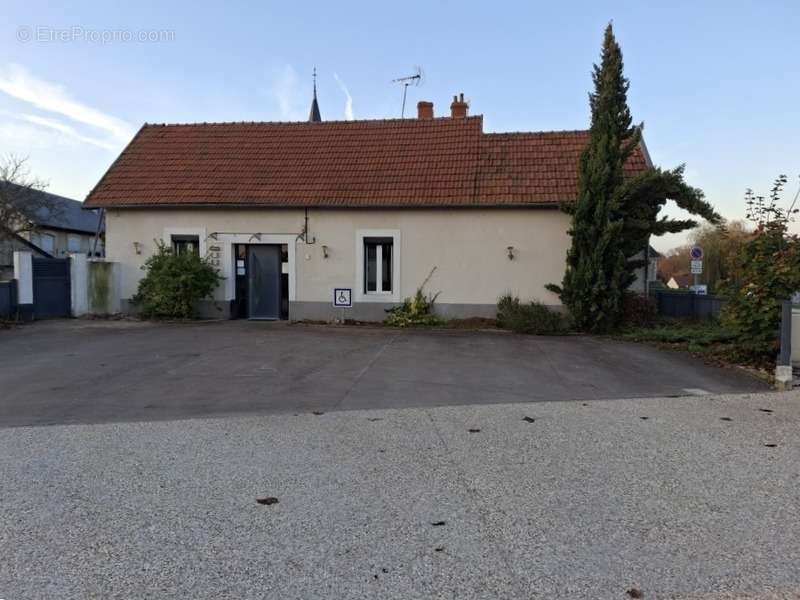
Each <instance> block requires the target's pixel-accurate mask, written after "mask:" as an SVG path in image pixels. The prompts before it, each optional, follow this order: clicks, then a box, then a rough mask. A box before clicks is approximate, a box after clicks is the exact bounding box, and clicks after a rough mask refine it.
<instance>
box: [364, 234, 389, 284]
mask: <svg viewBox="0 0 800 600" xmlns="http://www.w3.org/2000/svg"><path fill="white" fill-rule="evenodd" d="M393 249H394V240H393V239H392V238H390V237H385V238H370V237H365V238H364V293H365V294H391V293H392V281H393V279H392V271H393V263H392V251H393Z"/></svg>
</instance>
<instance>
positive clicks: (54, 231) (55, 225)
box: [0, 182, 103, 258]
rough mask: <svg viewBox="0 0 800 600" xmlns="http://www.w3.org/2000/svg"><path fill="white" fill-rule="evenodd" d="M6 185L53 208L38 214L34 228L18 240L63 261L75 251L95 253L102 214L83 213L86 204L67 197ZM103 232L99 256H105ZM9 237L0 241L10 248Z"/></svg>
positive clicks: (96, 211) (40, 203) (94, 211)
mask: <svg viewBox="0 0 800 600" xmlns="http://www.w3.org/2000/svg"><path fill="white" fill-rule="evenodd" d="M4 186H5V187H6V189H9V190H13V189H14V188H19V190H20V196H24V197H25V198H27V197H30V196H32V195H36V196H39V198H37V204H38V205H42V206H48V207H51V208H52V210H48V209H42V210H39V211H37V213H36V216H35V218H34V219H33V221H34V223H33V225H34V229H33V230H32V231H23V232H20V233H19V237H21V238H23V239H24V240H26V241H27V242H30V243H31V244H33V245H34V246H36V248H38V249H39V250H41V251H42V252H43V253H44V254H46V255H48V256H52V257H54V258H63V257H65V256H67V255H68V254H70V253H74V252H82V253H84V254H91V253H92V248H93V242H94V237H95V234H96V233H97V224H98V222H99V221H100V214H99V213H100V211H98V210H84V209H83V203H81V202H79V201H77V200H72V199H70V198H65V197H64V196H57V195H56V194H50V193H48V192H44V191H40V190H32V189H30V188H23V187H22V186H15V185H14V184H11V183H8V182H6V183H5V184H4ZM100 233H101V237H100V239H98V243H97V248H96V252H95V254H96V255H97V256H102V255H103V239H102V234H103V230H102V228H101V230H100ZM7 237H8V236H6V241H5V242H0V244H5V245H8V241H9V240H8V239H7ZM0 253H2V251H0Z"/></svg>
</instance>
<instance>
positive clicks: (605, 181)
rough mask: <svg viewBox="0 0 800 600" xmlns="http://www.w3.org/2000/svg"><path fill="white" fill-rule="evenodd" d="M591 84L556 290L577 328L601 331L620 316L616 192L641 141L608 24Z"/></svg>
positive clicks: (621, 265)
mask: <svg viewBox="0 0 800 600" xmlns="http://www.w3.org/2000/svg"><path fill="white" fill-rule="evenodd" d="M592 79H593V81H594V92H593V93H591V94H590V95H589V105H590V107H591V111H592V124H591V129H590V137H589V145H588V146H587V147H586V149H585V150H584V151H583V154H582V155H581V160H580V172H579V177H578V199H577V202H575V204H572V205H569V206H567V207H565V210H567V212H569V213H570V214H571V215H572V227H571V229H570V231H569V233H570V235H571V236H572V247H571V248H570V250H569V252H568V253H567V269H566V272H565V274H564V281H563V285H562V287H561V288H560V289H559V288H555V289H557V291H558V292H559V293H560V295H561V301H562V302H563V303H564V304H565V305H566V306H567V308H568V309H569V311H570V313H571V314H572V317H573V319H574V320H575V325H576V326H577V327H578V328H579V329H581V330H584V331H593V332H602V331H608V330H609V329H611V328H613V327H614V326H615V325H616V324H617V321H618V319H619V316H620V314H621V311H622V301H623V297H624V293H625V287H624V285H623V282H624V279H625V273H626V256H625V253H624V250H623V248H622V244H621V235H622V231H623V229H624V225H625V223H624V219H623V215H622V214H621V206H620V202H619V201H618V199H617V197H616V194H615V192H616V190H617V189H618V188H619V187H620V186H621V185H622V183H623V172H622V168H623V165H624V164H625V161H626V160H627V159H628V158H629V157H630V155H631V154H632V153H633V151H634V149H635V148H636V145H637V144H638V143H639V137H640V133H639V130H638V129H637V128H635V127H633V126H632V119H631V113H630V110H629V108H628V102H627V94H628V80H627V79H625V77H624V76H623V74H622V51H621V50H620V47H619V44H617V41H616V39H615V38H614V31H613V29H612V27H611V24H609V25H608V27H606V32H605V38H604V40H603V51H602V55H601V60H600V65H599V66H598V65H595V66H594V72H593V73H592Z"/></svg>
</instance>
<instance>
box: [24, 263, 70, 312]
mask: <svg viewBox="0 0 800 600" xmlns="http://www.w3.org/2000/svg"><path fill="white" fill-rule="evenodd" d="M71 303H72V302H71V297H70V273H69V259H68V258H34V259H33V314H34V317H35V318H37V319H53V318H58V317H68V316H70V309H71Z"/></svg>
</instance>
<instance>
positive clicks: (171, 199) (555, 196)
mask: <svg viewBox="0 0 800 600" xmlns="http://www.w3.org/2000/svg"><path fill="white" fill-rule="evenodd" d="M587 141H588V132H586V131H554V132H537V133H502V134H494V133H492V134H485V133H483V120H482V117H480V116H477V117H468V118H466V119H452V118H439V119H425V120H418V119H395V120H383V121H324V122H321V123H308V122H300V123H215V124H207V123H202V124H191V125H144V126H143V127H142V128H141V129H140V130H139V132H138V133H137V134H136V136H135V137H134V138H133V140H132V141H131V143H130V144H129V145H128V147H127V148H125V150H124V151H123V152H122V154H121V155H120V156H119V158H117V160H116V161H115V162H114V163H113V164H112V165H111V167H110V168H109V170H108V172H107V173H106V174H105V175H104V176H103V178H102V179H101V180H100V182H99V183H98V184H97V186H96V187H95V188H94V189H93V190H92V191H91V192H90V193H89V196H88V197H87V199H86V202H85V204H84V205H85V206H86V207H87V208H91V207H100V206H105V207H116V206H118V207H123V206H131V207H133V206H190V205H191V206H214V205H224V206H272V207H289V206H292V207H454V206H520V205H539V204H553V203H558V202H562V201H570V200H575V197H576V194H577V176H578V160H579V157H580V154H581V151H582V150H583V148H584V146H585V145H586V143H587ZM645 162H646V159H645V155H644V152H643V150H642V149H639V150H638V151H637V153H636V154H635V155H634V156H633V157H632V158H631V160H630V163H629V165H628V171H629V172H631V173H634V172H639V171H641V170H643V169H644V168H645Z"/></svg>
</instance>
